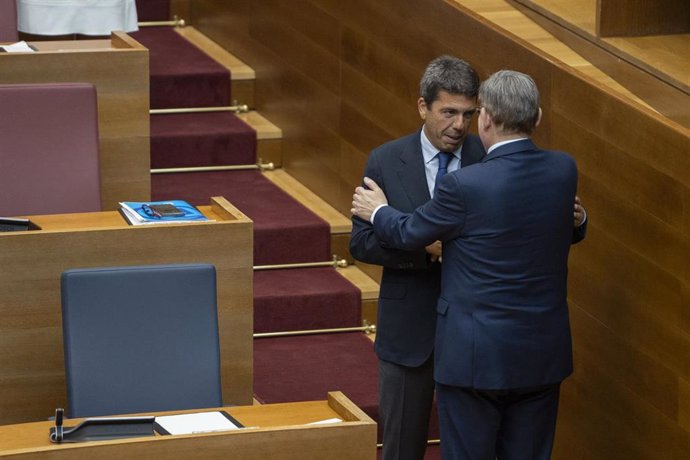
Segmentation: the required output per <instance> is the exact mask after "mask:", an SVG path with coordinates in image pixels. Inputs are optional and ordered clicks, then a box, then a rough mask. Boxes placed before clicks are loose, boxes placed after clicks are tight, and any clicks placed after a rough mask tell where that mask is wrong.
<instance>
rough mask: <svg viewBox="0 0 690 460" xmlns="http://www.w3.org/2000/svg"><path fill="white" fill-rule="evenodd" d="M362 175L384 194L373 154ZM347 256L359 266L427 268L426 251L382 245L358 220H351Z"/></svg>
mask: <svg viewBox="0 0 690 460" xmlns="http://www.w3.org/2000/svg"><path fill="white" fill-rule="evenodd" d="M364 175H365V176H366V177H369V178H371V179H373V180H374V181H375V182H376V183H377V184H378V185H379V186H380V187H381V188H382V189H383V191H384V193H385V192H386V184H385V183H384V180H383V174H382V173H381V165H380V163H379V161H378V156H377V155H376V151H374V152H372V154H371V155H369V160H368V162H367V166H366V169H365V171H364ZM350 253H351V254H352V257H354V258H355V259H356V260H359V261H361V262H365V263H369V264H374V265H381V266H384V267H388V268H395V269H416V270H418V269H425V268H428V267H430V266H431V262H430V260H429V257H428V255H427V252H426V250H425V249H424V248H423V247H422V248H421V249H420V248H416V249H415V250H402V249H396V248H393V247H391V246H390V245H386V244H385V243H383V242H382V241H381V240H380V239H379V238H378V237H377V236H376V233H375V232H374V227H373V226H372V225H371V224H370V223H369V222H366V221H364V220H362V219H360V218H359V217H356V216H353V218H352V235H351V237H350Z"/></svg>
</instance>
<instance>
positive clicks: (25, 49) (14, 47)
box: [0, 40, 35, 53]
mask: <svg viewBox="0 0 690 460" xmlns="http://www.w3.org/2000/svg"><path fill="white" fill-rule="evenodd" d="M0 48H2V49H4V50H5V51H7V52H8V53H33V52H34V51H35V50H34V49H33V48H31V47H30V46H29V44H28V43H26V42H25V41H23V40H22V41H20V42H17V43H12V44H11V45H3V46H1V47H0Z"/></svg>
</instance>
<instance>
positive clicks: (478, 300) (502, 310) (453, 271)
mask: <svg viewBox="0 0 690 460" xmlns="http://www.w3.org/2000/svg"><path fill="white" fill-rule="evenodd" d="M451 177H452V179H449V180H447V181H444V184H443V186H442V187H440V188H439V190H438V192H437V193H438V194H439V201H438V202H439V203H441V205H444V203H451V204H452V205H453V206H455V205H456V204H455V203H457V206H461V207H464V211H463V212H461V213H460V214H458V215H461V216H462V221H461V222H459V225H458V226H457V227H455V228H454V229H452V230H450V231H449V232H448V234H447V235H446V237H445V238H444V252H443V259H444V264H443V280H442V286H443V287H442V292H441V298H440V299H439V303H438V307H437V311H438V313H439V315H440V316H439V320H438V328H437V340H436V349H437V355H436V358H437V359H436V362H437V368H436V380H437V381H439V382H441V383H446V384H450V385H456V386H472V387H474V388H484V389H505V388H519V387H526V386H533V385H541V384H546V383H553V382H558V381H560V380H562V379H563V378H565V377H566V376H567V375H568V374H570V372H572V360H571V345H570V333H569V326H568V312H567V304H566V282H567V260H568V251H569V247H570V244H571V239H572V200H573V198H574V196H575V191H576V186H577V171H576V166H575V162H574V161H573V160H572V159H571V158H570V157H569V156H567V155H565V154H562V153H558V152H550V151H543V150H539V149H537V148H536V147H535V146H534V144H532V142H531V141H528V140H524V141H518V142H515V143H512V144H508V145H506V146H503V147H500V148H498V149H497V150H495V151H494V152H492V153H491V154H490V155H489V156H488V157H487V158H486V159H485V160H484V161H482V163H481V164H479V165H477V166H473V167H470V168H467V169H466V170H461V171H458V172H457V173H454V174H452V175H451ZM443 194H447V196H446V197H445V198H444V197H443V196H442V195H443ZM458 196H460V197H461V199H458ZM432 207H433V206H432ZM429 212H431V213H438V209H436V210H433V209H430V211H429ZM450 214H451V215H453V213H452V212H451V213H450ZM449 238H453V239H452V240H448V239H449Z"/></svg>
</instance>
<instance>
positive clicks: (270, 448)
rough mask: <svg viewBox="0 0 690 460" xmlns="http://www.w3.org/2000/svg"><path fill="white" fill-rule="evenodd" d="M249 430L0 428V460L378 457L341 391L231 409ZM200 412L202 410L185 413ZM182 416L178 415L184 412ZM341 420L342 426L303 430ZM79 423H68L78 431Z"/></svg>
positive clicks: (366, 425)
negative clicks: (108, 434)
mask: <svg viewBox="0 0 690 460" xmlns="http://www.w3.org/2000/svg"><path fill="white" fill-rule="evenodd" d="M223 410H225V411H227V412H228V413H230V414H231V415H232V416H233V417H235V418H236V419H237V420H238V421H239V422H240V423H242V424H243V425H244V426H246V427H257V428H246V429H243V430H239V431H230V432H223V433H208V434H194V435H181V436H155V437H147V438H132V439H123V440H112V441H95V442H84V443H75V444H51V443H50V441H49V440H48V432H49V429H50V427H51V426H52V422H37V423H25V424H19V425H6V426H0V458H3V459H4V458H8V459H9V458H21V459H27V458H51V459H70V460H79V459H89V460H90V459H92V458H99V459H117V460H120V459H124V458H126V459H151V458H155V459H164V458H171V459H180V458H184V459H204V460H208V459H215V458H219V459H226V458H234V459H243V460H266V459H281V460H293V459H294V460H305V459H319V460H320V459H328V460H341V459H342V460H345V459H348V460H349V459H352V460H367V459H372V460H373V459H375V458H376V423H375V422H374V421H373V420H372V419H371V418H369V417H368V416H367V415H366V414H365V413H364V412H363V411H362V410H361V409H359V408H358V407H357V406H355V405H354V404H353V403H352V402H351V401H350V400H349V399H347V398H346V397H345V396H344V395H343V394H342V393H340V392H333V393H329V394H328V400H327V401H311V402H298V403H285V404H268V405H264V406H242V407H227V408H224V409H223ZM183 412H198V411H183ZM183 412H178V413H183ZM336 417H337V418H340V419H341V420H344V422H343V423H335V424H328V425H305V424H307V423H311V422H316V421H319V420H326V419H329V418H336ZM79 421H81V419H78V420H74V421H72V420H67V421H66V426H74V425H76V424H77V423H78V422H79Z"/></svg>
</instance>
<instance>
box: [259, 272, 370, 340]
mask: <svg viewBox="0 0 690 460" xmlns="http://www.w3.org/2000/svg"><path fill="white" fill-rule="evenodd" d="M361 306H362V303H361V294H360V292H359V289H357V288H356V287H355V286H354V285H353V284H352V283H350V282H349V281H348V280H346V279H345V278H343V277H342V276H341V275H340V274H338V272H337V271H336V270H335V269H334V268H330V267H319V268H295V269H290V270H260V271H257V272H255V273H254V332H281V331H295V330H305V329H330V328H337V327H358V326H361V325H362V324H361V322H362V311H361V310H362V308H361Z"/></svg>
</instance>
